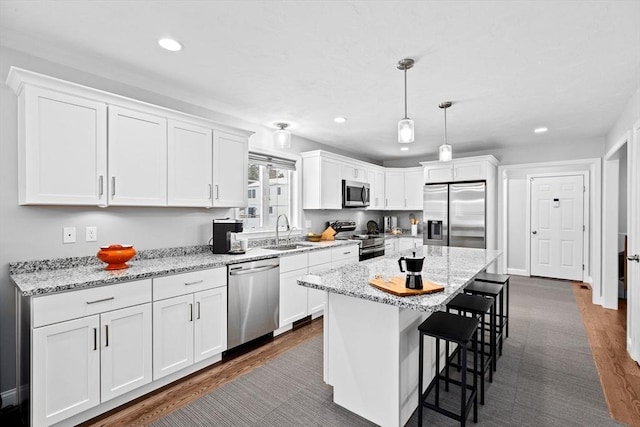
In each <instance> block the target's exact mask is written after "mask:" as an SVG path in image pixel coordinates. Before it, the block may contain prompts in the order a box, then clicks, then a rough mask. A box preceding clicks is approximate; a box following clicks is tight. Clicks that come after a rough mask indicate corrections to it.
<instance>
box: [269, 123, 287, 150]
mask: <svg viewBox="0 0 640 427" xmlns="http://www.w3.org/2000/svg"><path fill="white" fill-rule="evenodd" d="M275 125H276V126H277V127H279V128H280V129H278V130H277V131H275V132H274V133H273V140H274V141H275V143H276V147H278V148H291V132H289V131H288V130H287V128H288V127H289V124H288V123H276V124H275Z"/></svg>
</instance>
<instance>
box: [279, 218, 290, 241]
mask: <svg viewBox="0 0 640 427" xmlns="http://www.w3.org/2000/svg"><path fill="white" fill-rule="evenodd" d="M280 217H284V220H285V221H286V224H287V231H289V232H290V231H291V227H290V226H289V218H287V216H286V215H285V214H280V215H278V218H277V219H276V247H278V246H280V232H279V231H278V228H279V227H278V226H279V224H280ZM289 234H291V233H289Z"/></svg>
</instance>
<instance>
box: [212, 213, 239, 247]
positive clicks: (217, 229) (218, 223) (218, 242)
mask: <svg viewBox="0 0 640 427" xmlns="http://www.w3.org/2000/svg"><path fill="white" fill-rule="evenodd" d="M241 232H242V220H240V219H229V218H224V219H214V220H213V242H212V244H211V251H212V252H213V253H214V254H226V253H229V251H230V250H231V233H241Z"/></svg>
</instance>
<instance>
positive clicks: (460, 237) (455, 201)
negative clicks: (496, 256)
mask: <svg viewBox="0 0 640 427" xmlns="http://www.w3.org/2000/svg"><path fill="white" fill-rule="evenodd" d="M423 224H424V227H425V230H424V233H423V241H424V244H425V245H439V246H459V247H465V248H486V183H485V181H473V182H460V183H449V184H426V185H425V186H424V211H423Z"/></svg>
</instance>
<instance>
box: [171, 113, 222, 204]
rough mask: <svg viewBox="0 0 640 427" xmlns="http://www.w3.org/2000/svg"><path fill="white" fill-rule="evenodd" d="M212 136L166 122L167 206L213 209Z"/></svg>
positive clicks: (193, 127)
mask: <svg viewBox="0 0 640 427" xmlns="http://www.w3.org/2000/svg"><path fill="white" fill-rule="evenodd" d="M212 144H213V132H212V131H211V129H210V128H205V127H202V126H197V125H193V124H190V123H184V122H179V121H176V120H169V122H168V154H169V155H168V159H167V162H168V168H167V179H168V186H167V200H168V204H169V206H203V207H210V206H212V196H213V182H212V179H213V169H212V161H213V148H212V147H213V145H212Z"/></svg>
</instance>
